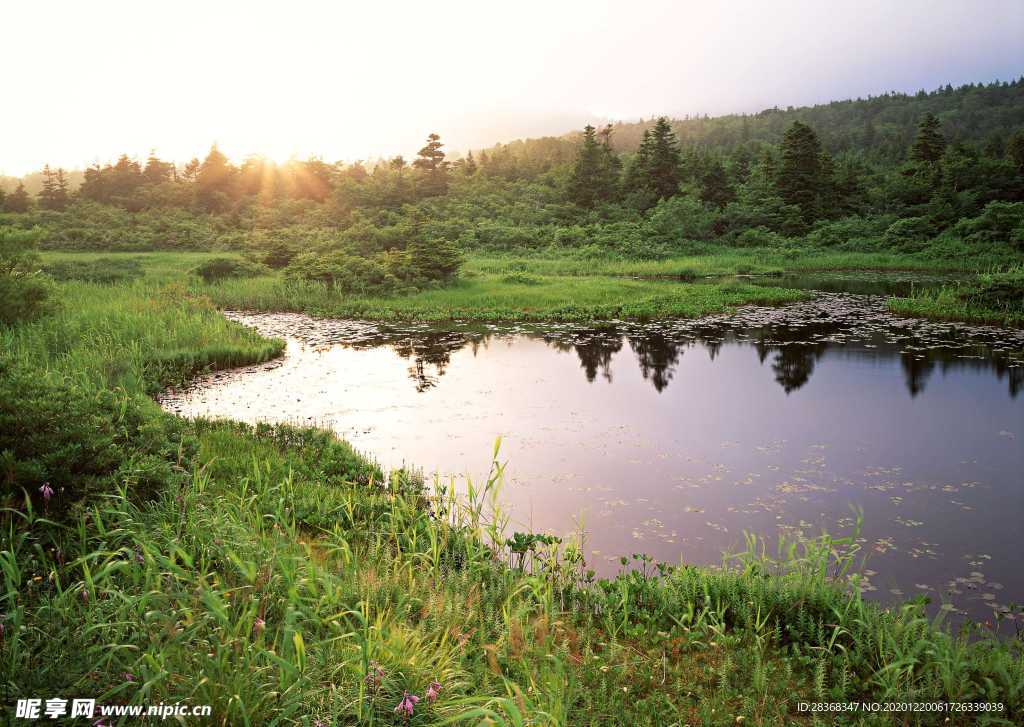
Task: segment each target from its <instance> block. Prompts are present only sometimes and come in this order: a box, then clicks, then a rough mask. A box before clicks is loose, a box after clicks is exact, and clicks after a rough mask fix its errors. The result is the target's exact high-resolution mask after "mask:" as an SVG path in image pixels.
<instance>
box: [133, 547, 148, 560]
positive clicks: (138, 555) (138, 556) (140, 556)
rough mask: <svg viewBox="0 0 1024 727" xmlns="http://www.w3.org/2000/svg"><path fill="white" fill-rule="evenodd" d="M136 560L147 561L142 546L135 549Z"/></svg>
mask: <svg viewBox="0 0 1024 727" xmlns="http://www.w3.org/2000/svg"><path fill="white" fill-rule="evenodd" d="M135 562H136V563H145V562H146V556H144V555H143V554H142V548H136V549H135Z"/></svg>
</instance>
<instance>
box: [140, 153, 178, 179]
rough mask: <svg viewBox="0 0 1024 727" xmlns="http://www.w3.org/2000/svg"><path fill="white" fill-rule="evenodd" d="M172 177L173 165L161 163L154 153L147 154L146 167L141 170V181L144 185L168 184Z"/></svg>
mask: <svg viewBox="0 0 1024 727" xmlns="http://www.w3.org/2000/svg"><path fill="white" fill-rule="evenodd" d="M173 177H174V165H173V164H171V163H170V162H165V161H162V160H161V159H160V158H159V157H157V155H156V152H155V151H151V152H150V153H149V158H148V159H146V167H145V168H144V169H143V170H142V179H143V181H144V182H145V183H146V184H161V183H163V182H169V181H171V179H172V178H173Z"/></svg>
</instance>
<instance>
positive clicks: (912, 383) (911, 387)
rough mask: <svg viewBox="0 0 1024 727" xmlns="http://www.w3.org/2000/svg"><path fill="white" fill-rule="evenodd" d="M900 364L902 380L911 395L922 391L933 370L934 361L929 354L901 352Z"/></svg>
mask: <svg viewBox="0 0 1024 727" xmlns="http://www.w3.org/2000/svg"><path fill="white" fill-rule="evenodd" d="M900 366H902V367H903V380H904V381H905V382H906V384H907V391H909V392H910V396H911V397H914V396H917V395H918V394H920V393H921V392H922V391H924V385H925V384H926V383H927V382H928V378H929V377H930V376H931V375H932V371H934V370H935V362H934V361H932V360H931V357H930V356H928V355H924V356H922V355H920V354H913V353H901V354H900Z"/></svg>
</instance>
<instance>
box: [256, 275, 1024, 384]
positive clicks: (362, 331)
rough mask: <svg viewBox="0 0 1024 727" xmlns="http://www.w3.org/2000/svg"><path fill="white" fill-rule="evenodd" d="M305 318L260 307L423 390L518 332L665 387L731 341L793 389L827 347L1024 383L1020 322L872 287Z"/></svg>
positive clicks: (270, 330) (263, 324) (590, 369)
mask: <svg viewBox="0 0 1024 727" xmlns="http://www.w3.org/2000/svg"><path fill="white" fill-rule="evenodd" d="M275 320H276V322H275ZM298 320H299V319H296V318H294V317H277V319H274V318H268V317H263V318H261V321H260V324H259V325H260V328H261V330H263V331H264V332H265V333H267V334H270V335H281V336H293V337H296V338H299V339H300V340H304V341H307V342H311V343H315V344H318V345H341V346H345V347H351V348H356V349H367V348H378V347H382V346H384V347H390V348H391V349H393V350H394V351H395V352H396V353H397V354H398V355H399V356H401V357H403V358H405V359H407V360H408V361H409V362H410V365H409V369H408V371H409V378H410V379H411V381H412V382H413V385H414V387H415V388H416V391H418V392H425V391H428V390H430V389H432V388H434V387H435V386H437V385H438V383H439V381H440V380H441V378H442V377H443V376H444V374H445V371H446V370H447V368H448V365H449V364H450V362H451V357H452V355H453V354H454V353H455V352H457V351H459V350H461V349H463V348H467V347H469V348H471V349H472V350H473V351H475V350H476V349H477V348H478V347H480V346H489V345H491V344H492V343H494V342H495V341H501V340H507V339H508V338H509V337H511V336H525V337H530V338H533V339H536V340H540V341H543V342H544V343H546V344H547V345H548V346H550V347H551V348H553V349H555V350H557V351H562V352H570V351H571V352H575V354H576V356H577V357H578V358H579V361H580V367H581V369H582V370H583V374H584V376H585V377H586V380H587V381H589V382H594V381H596V380H597V378H598V376H600V377H601V378H602V379H603V380H604V381H606V382H609V383H610V382H612V380H613V378H614V366H613V358H614V357H615V356H616V354H619V353H620V352H621V351H622V350H623V349H624V347H626V346H627V345H628V350H629V351H631V352H632V354H633V356H634V357H635V359H636V362H637V364H638V366H639V369H640V372H641V374H642V376H643V378H644V380H646V381H648V382H649V383H650V384H651V385H652V386H653V387H654V389H655V391H657V392H659V393H660V392H662V391H664V390H665V389H667V388H668V387H669V385H670V384H671V383H672V380H673V377H674V374H675V370H676V368H677V366H678V365H679V361H680V358H681V357H682V355H683V353H684V352H685V350H686V349H687V348H695V347H698V348H702V349H704V350H705V351H706V352H707V354H708V356H709V357H710V359H711V360H712V361H714V360H715V358H716V356H717V355H718V353H719V351H720V350H721V348H722V346H723V345H725V344H737V345H741V346H749V347H751V348H753V350H754V352H755V354H756V356H757V359H758V360H759V361H760V363H761V364H762V365H764V364H766V363H767V364H768V365H769V367H770V369H771V372H772V374H773V376H774V380H775V382H776V383H778V385H779V386H781V387H782V389H783V390H784V391H785V392H786V393H787V394H791V393H794V392H796V391H798V390H799V389H800V388H802V387H803V386H805V385H806V384H807V383H808V382H809V381H810V380H811V377H812V376H813V375H814V371H815V367H816V365H817V364H818V362H819V361H821V359H822V358H823V357H825V356H826V355H828V354H829V353H830V352H839V351H841V352H842V354H843V355H844V356H846V357H856V358H861V359H865V360H869V361H871V360H874V361H878V360H884V359H895V358H898V359H899V361H900V365H901V366H902V369H903V372H904V380H905V384H906V390H907V392H908V393H909V394H910V396H911V397H916V396H918V395H919V394H921V393H922V392H923V391H924V389H925V386H926V385H927V383H928V380H929V379H930V377H931V376H932V373H933V371H934V370H935V369H936V368H938V369H939V370H941V372H942V373H943V374H946V373H948V372H949V371H952V370H955V369H957V368H971V369H975V370H979V369H980V370H987V371H991V372H992V373H993V374H994V375H995V376H996V377H997V378H998V379H1000V380H1002V379H1003V378H1004V377H1005V378H1006V379H1007V383H1008V390H1009V393H1010V396H1011V397H1016V396H1017V394H1018V393H1019V392H1020V390H1021V388H1022V385H1024V369H1022V367H1021V358H1020V356H1021V350H1022V349H1024V342H1022V339H1024V335H1022V334H1021V332H1019V331H1017V332H1013V331H1000V330H999V329H993V328H987V327H968V326H956V325H955V324H948V323H930V322H925V321H917V320H907V319H898V318H895V317H893V316H891V315H889V314H888V312H887V311H886V310H885V308H884V301H883V299H881V298H871V297H867V296H852V295H843V294H826V295H822V296H820V297H819V298H818V299H817V300H816V301H813V302H811V303H807V304H802V305H799V306H787V307H786V308H782V309H750V310H748V311H747V312H745V313H742V314H740V315H736V316H719V317H715V318H708V319H703V320H701V321H675V322H670V323H656V324H648V325H643V324H636V323H626V322H619V323H617V324H612V325H606V326H604V327H602V328H599V329H587V328H580V327H574V326H557V327H550V326H549V327H544V328H537V327H527V326H504V327H497V326H490V327H486V328H479V327H468V326H463V327H457V328H455V329H454V330H452V329H447V330H437V329H433V328H431V327H429V326H423V325H412V326H410V325H406V326H383V325H375V324H368V323H360V322H352V321H347V322H337V323H340V324H341V325H340V326H339V327H337V328H336V329H332V330H326V331H325V330H324V322H318V323H317V325H316V326H314V327H312V328H309V327H308V326H306V325H305V324H304V323H301V322H297V321H298Z"/></svg>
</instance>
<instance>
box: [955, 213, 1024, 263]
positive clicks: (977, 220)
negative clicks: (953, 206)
mask: <svg viewBox="0 0 1024 727" xmlns="http://www.w3.org/2000/svg"><path fill="white" fill-rule="evenodd" d="M953 232H954V233H955V234H956V235H958V236H960V237H962V238H964V240H966V241H967V242H970V243H974V244H979V243H986V242H1008V243H1010V244H1011V245H1013V246H1014V247H1016V249H1017V250H1019V251H1021V252H1024V202H990V203H989V204H988V205H986V206H985V209H983V210H982V211H981V214H979V215H978V216H977V217H969V218H967V219H963V220H960V222H958V223H957V224H956V225H955V226H954V227H953Z"/></svg>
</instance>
